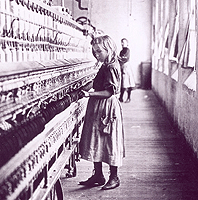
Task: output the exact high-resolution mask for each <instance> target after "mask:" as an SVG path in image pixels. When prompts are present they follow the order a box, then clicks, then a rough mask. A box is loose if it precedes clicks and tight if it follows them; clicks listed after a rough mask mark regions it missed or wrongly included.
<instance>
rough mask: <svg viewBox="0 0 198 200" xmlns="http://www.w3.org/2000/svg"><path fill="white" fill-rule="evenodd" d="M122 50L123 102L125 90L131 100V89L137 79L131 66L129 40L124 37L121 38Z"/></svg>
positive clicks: (120, 60)
mask: <svg viewBox="0 0 198 200" xmlns="http://www.w3.org/2000/svg"><path fill="white" fill-rule="evenodd" d="M121 45H122V50H121V51H120V55H119V62H120V66H121V73H122V84H121V94H120V101H121V102H123V96H124V93H125V91H126V92H127V100H126V102H130V101H131V91H132V89H133V88H134V87H135V80H134V77H133V71H132V68H131V64H130V62H129V60H130V49H129V48H128V40H127V39H126V38H123V39H122V40H121Z"/></svg>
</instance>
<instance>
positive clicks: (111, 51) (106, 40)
mask: <svg viewBox="0 0 198 200" xmlns="http://www.w3.org/2000/svg"><path fill="white" fill-rule="evenodd" d="M95 44H102V46H103V48H104V49H105V50H106V51H107V52H108V56H107V58H106V60H105V63H108V64H110V63H112V62H115V59H116V58H117V47H116V44H115V42H114V41H113V40H112V39H111V38H110V37H109V36H108V35H104V36H98V37H95V38H93V39H92V41H91V45H92V46H93V45H95Z"/></svg>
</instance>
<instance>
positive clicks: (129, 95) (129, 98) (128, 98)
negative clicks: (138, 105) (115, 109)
mask: <svg viewBox="0 0 198 200" xmlns="http://www.w3.org/2000/svg"><path fill="white" fill-rule="evenodd" d="M131 91H132V87H129V88H128V89H127V94H128V96H127V100H126V102H130V101H131Z"/></svg>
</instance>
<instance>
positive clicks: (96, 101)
mask: <svg viewBox="0 0 198 200" xmlns="http://www.w3.org/2000/svg"><path fill="white" fill-rule="evenodd" d="M91 44H92V50H93V54H94V56H95V57H96V59H97V60H98V61H99V62H102V63H103V64H102V65H101V68H100V69H99V71H98V73H97V75H96V77H95V79H94V81H93V89H94V91H93V92H86V91H81V95H82V96H84V97H89V101H88V105H87V111H86V115H85V121H84V126H83V130H82V135H81V140H80V155H81V158H83V159H85V160H88V161H92V162H93V164H94V174H93V175H92V176H91V177H90V178H89V179H88V180H86V181H81V182H80V183H79V184H80V185H85V186H88V187H93V186H101V185H103V187H102V189H103V190H107V189H113V188H116V187H118V186H119V185H120V180H119V178H118V174H117V171H118V167H119V166H121V165H122V158H123V157H124V132H123V124H122V110H121V105H120V102H119V100H118V98H119V92H120V86H121V72H120V65H119V62H118V60H117V54H116V46H115V43H114V42H113V40H112V39H111V38H110V37H109V36H107V35H105V36H99V37H96V38H94V39H93V40H92V42H91ZM102 162H104V163H107V164H108V165H109V168H110V176H109V180H108V181H107V183H106V184H105V182H106V181H105V178H104V175H103V171H102Z"/></svg>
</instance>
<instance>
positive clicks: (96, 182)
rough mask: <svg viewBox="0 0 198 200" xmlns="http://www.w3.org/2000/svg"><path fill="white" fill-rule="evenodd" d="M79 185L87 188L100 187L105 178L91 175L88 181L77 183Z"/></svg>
mask: <svg viewBox="0 0 198 200" xmlns="http://www.w3.org/2000/svg"><path fill="white" fill-rule="evenodd" d="M79 184H80V185H85V186H88V187H94V186H101V185H104V184H105V178H104V176H103V175H96V174H94V175H92V176H91V177H90V178H89V179H88V180H86V181H81V182H79Z"/></svg>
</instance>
